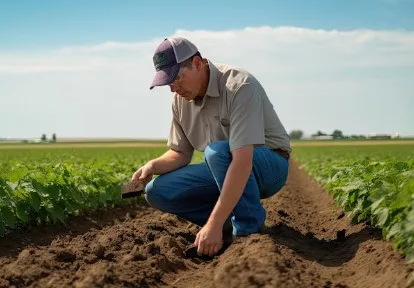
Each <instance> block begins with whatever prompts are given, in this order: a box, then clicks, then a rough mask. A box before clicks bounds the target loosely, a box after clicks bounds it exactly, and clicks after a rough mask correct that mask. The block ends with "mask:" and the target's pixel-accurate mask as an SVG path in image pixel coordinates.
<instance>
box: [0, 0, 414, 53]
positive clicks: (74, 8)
mask: <svg viewBox="0 0 414 288" xmlns="http://www.w3.org/2000/svg"><path fill="white" fill-rule="evenodd" d="M170 3H174V2H171V1H138V0H135V1H132V0H128V1H127V0H124V1H109V0H89V1H85V0H71V1H50V0H48V1H47V0H37V1H30V0H26V1H21V0H13V1H1V3H0V36H1V37H0V49H2V50H10V49H19V50H20V49H22V50H26V49H40V48H43V47H48V48H52V47H59V46H65V45H79V44H85V43H89V44H93V43H101V42H104V41H108V40H111V41H126V42H128V41H137V40H146V39H151V38H153V37H161V36H163V35H169V34H172V33H174V32H175V30H176V29H188V30H198V29H206V30H227V29H240V28H244V27H246V26H262V25H270V26H298V27H307V28H313V29H328V30H330V29H338V30H349V29H356V28H358V29H359V28H373V29H408V30H413V29H414V1H410V0H405V1H404V0H317V1H308V0H302V1H298V0H285V1H277V0H273V1H272V0H263V1H257V2H256V1H217V0H209V1H187V0H184V1H177V2H176V3H177V4H175V5H171V4H170ZM195 3H197V4H195ZM258 3H260V4H258ZM195 6H197V7H195Z"/></svg>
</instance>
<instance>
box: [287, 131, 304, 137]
mask: <svg viewBox="0 0 414 288" xmlns="http://www.w3.org/2000/svg"><path fill="white" fill-rule="evenodd" d="M289 136H290V138H291V139H301V138H302V137H303V131H302V130H292V131H291V132H290V134H289Z"/></svg>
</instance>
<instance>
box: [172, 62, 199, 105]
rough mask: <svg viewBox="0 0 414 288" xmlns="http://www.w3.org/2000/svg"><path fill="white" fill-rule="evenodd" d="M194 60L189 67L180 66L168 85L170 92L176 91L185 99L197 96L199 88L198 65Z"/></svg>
mask: <svg viewBox="0 0 414 288" xmlns="http://www.w3.org/2000/svg"><path fill="white" fill-rule="evenodd" d="M194 62H195V60H193V63H192V67H191V68H188V67H181V68H180V71H179V72H178V75H177V78H176V79H175V81H174V82H173V83H171V84H170V85H169V86H170V89H171V92H176V93H177V94H178V95H180V96H181V97H183V98H184V99H185V100H187V101H191V100H193V99H194V98H195V97H197V96H198V94H199V91H200V88H201V77H200V75H201V73H200V68H199V67H200V65H196V63H194Z"/></svg>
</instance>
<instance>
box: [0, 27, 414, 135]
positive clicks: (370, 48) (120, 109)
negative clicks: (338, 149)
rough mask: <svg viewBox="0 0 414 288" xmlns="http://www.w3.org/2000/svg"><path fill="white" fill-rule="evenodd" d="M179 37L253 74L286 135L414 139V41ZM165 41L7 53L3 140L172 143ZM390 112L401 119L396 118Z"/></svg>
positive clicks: (287, 33)
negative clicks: (160, 52)
mask: <svg viewBox="0 0 414 288" xmlns="http://www.w3.org/2000/svg"><path fill="white" fill-rule="evenodd" d="M175 35H180V36H185V37H188V38H190V39H191V40H193V41H194V43H196V45H197V46H198V47H199V48H200V51H201V53H202V54H203V56H205V57H208V58H210V59H211V60H213V61H215V62H227V63H230V64H233V65H236V66H241V67H243V68H246V69H248V70H250V71H251V72H252V73H254V74H255V76H257V77H258V78H259V80H261V81H262V83H263V85H264V87H265V89H266V91H268V94H269V97H270V98H271V100H272V102H273V103H274V105H275V107H276V110H277V112H278V114H279V116H280V117H281V119H282V121H283V122H284V124H285V126H286V128H287V129H288V130H291V129H294V128H302V129H304V130H305V132H307V133H313V132H315V131H316V130H318V129H321V130H327V132H331V130H333V129H336V128H340V129H343V130H344V131H345V132H347V133H369V132H371V131H384V132H394V131H396V132H401V133H412V134H414V127H413V124H410V123H414V118H413V116H411V115H412V113H411V112H409V111H408V108H407V107H409V106H410V105H411V107H413V106H414V103H413V102H414V101H413V99H412V94H413V92H414V84H411V83H412V81H411V80H412V78H413V76H414V33H413V32H412V31H373V30H353V31H336V30H332V31H326V30H312V29H306V28H296V27H275V28H273V27H248V28H245V29H243V30H228V31H201V30H199V31H187V30H178V31H177V32H176V33H175ZM163 38H164V37H158V38H154V39H152V40H149V41H145V42H135V43H118V42H106V43H102V44H98V45H84V46H75V47H64V48H62V49H58V50H56V51H44V52H41V53H39V52H38V53H29V52H27V53H25V54H21V53H13V52H7V53H6V52H0V98H1V103H2V105H1V108H0V112H2V113H1V114H0V115H1V116H0V134H1V133H5V134H6V135H12V136H16V137H20V136H37V135H40V133H44V131H45V132H47V131H49V132H47V133H53V132H56V133H58V134H63V135H62V136H126V137H165V136H166V133H167V132H168V128H169V120H170V110H169V109H170V97H169V95H170V94H169V92H168V88H165V87H163V88H157V89H155V90H153V91H149V90H148V86H149V84H150V82H151V80H152V77H153V73H154V68H153V67H152V53H153V51H154V49H155V48H156V46H157V45H158V44H159V43H160V41H162V39H163ZM410 79H411V80H410ZM362 105H365V106H362ZM390 105H393V107H394V109H398V110H397V111H399V113H394V115H391V114H392V113H390V110H389V107H390ZM39 110H41V111H44V112H42V113H39ZM154 111H156V112H155V113H154ZM16 112H20V113H16ZM50 117H57V118H56V120H54V121H52V122H51V121H50ZM29 120H30V121H29ZM5 123H10V124H5ZM391 130H392V131H391ZM2 131H3V132H2ZM0 137H1V135H0Z"/></svg>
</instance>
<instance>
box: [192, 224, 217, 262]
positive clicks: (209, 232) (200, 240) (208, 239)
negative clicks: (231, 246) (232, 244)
mask: <svg viewBox="0 0 414 288" xmlns="http://www.w3.org/2000/svg"><path fill="white" fill-rule="evenodd" d="M222 240H223V227H222V226H220V225H212V224H209V223H207V224H206V225H205V226H204V227H203V228H202V229H201V230H200V231H199V232H198V233H197V236H196V239H195V241H194V245H195V246H196V247H197V254H198V256H202V255H203V254H205V255H209V256H211V257H212V256H214V255H215V254H217V253H218V251H219V250H220V249H221V247H223V241H222Z"/></svg>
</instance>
